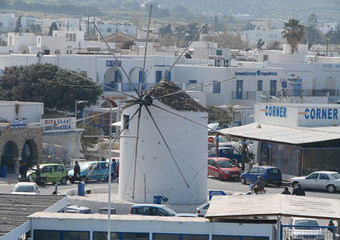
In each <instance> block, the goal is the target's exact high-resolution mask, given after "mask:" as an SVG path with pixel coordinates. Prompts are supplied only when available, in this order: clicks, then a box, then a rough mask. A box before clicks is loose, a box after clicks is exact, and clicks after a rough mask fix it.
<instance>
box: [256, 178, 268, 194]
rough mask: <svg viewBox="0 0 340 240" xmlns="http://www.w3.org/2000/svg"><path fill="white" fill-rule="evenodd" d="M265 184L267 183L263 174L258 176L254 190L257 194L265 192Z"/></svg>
mask: <svg viewBox="0 0 340 240" xmlns="http://www.w3.org/2000/svg"><path fill="white" fill-rule="evenodd" d="M265 185H266V183H265V182H264V180H263V178H262V177H261V176H258V178H257V181H256V182H255V183H254V185H253V190H254V192H255V194H257V193H258V192H263V191H264V186H265Z"/></svg>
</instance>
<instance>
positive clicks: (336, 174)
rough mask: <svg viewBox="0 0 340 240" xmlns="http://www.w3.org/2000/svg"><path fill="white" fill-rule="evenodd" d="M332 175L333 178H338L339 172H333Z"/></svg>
mask: <svg viewBox="0 0 340 240" xmlns="http://www.w3.org/2000/svg"><path fill="white" fill-rule="evenodd" d="M332 176H333V177H334V178H335V179H340V173H333V174H332Z"/></svg>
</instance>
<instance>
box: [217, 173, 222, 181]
mask: <svg viewBox="0 0 340 240" xmlns="http://www.w3.org/2000/svg"><path fill="white" fill-rule="evenodd" d="M218 179H220V181H223V176H222V174H221V173H220V174H218Z"/></svg>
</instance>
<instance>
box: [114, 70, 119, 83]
mask: <svg viewBox="0 0 340 240" xmlns="http://www.w3.org/2000/svg"><path fill="white" fill-rule="evenodd" d="M114 81H115V82H120V74H119V71H118V70H116V71H115V76H114Z"/></svg>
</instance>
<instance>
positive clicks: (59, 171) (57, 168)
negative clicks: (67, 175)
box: [53, 165, 64, 182]
mask: <svg viewBox="0 0 340 240" xmlns="http://www.w3.org/2000/svg"><path fill="white" fill-rule="evenodd" d="M53 171H54V176H55V177H56V180H57V181H58V182H59V181H60V179H61V178H62V177H64V168H63V167H62V166H61V165H54V166H53Z"/></svg>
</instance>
